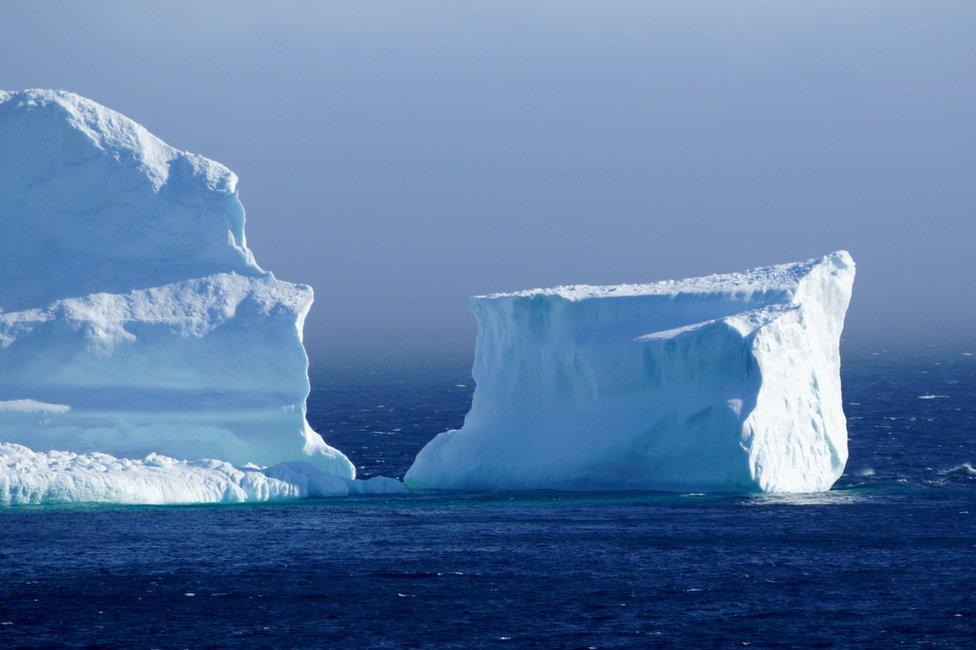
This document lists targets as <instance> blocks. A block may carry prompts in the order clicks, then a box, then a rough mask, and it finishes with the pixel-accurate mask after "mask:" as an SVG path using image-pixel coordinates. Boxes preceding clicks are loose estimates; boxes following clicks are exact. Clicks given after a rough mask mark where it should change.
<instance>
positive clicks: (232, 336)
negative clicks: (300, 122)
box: [0, 90, 358, 502]
mask: <svg viewBox="0 0 976 650" xmlns="http://www.w3.org/2000/svg"><path fill="white" fill-rule="evenodd" d="M312 298H313V295H312V289H311V287H308V286H306V285H301V284H292V283H290V282H283V281H281V280H278V279H276V278H275V277H274V275H273V274H271V273H270V272H268V271H265V270H263V269H262V268H261V267H260V266H258V264H257V263H256V261H255V259H254V256H253V255H252V253H251V251H250V249H248V247H247V243H246V240H245V235H244V209H243V207H242V205H241V202H240V201H239V200H238V197H237V176H235V175H234V173H233V172H231V171H230V170H228V169H227V168H226V167H224V166H223V165H221V164H219V163H216V162H214V161H211V160H208V159H206V158H203V157H201V156H198V155H196V154H191V153H187V152H183V151H179V150H177V149H174V148H173V147H170V146H169V145H167V144H166V143H164V142H163V141H161V140H160V139H158V138H157V137H155V136H153V135H152V134H150V133H149V132H148V131H146V129H144V128H143V127H142V126H140V125H138V124H136V123H135V122H133V121H132V120H130V119H128V118H126V117H125V116H123V115H120V114H119V113H117V112H115V111H112V110H110V109H108V108H105V107H104V106H101V105H99V104H97V103H95V102H93V101H90V100H88V99H85V98H83V97H79V96H78V95H74V94H71V93H67V92H60V91H47V90H29V91H24V92H16V93H8V92H3V91H0V442H3V443H16V444H15V445H14V446H7V447H5V449H6V451H5V452H4V454H5V455H4V458H5V459H10V458H15V459H16V460H15V461H11V460H8V461H5V462H4V464H3V468H4V469H3V470H2V472H3V474H2V475H0V482H2V484H3V485H5V486H6V487H5V489H6V490H7V494H30V495H37V494H48V495H56V500H68V501H73V500H78V499H77V498H76V497H77V495H87V496H86V498H90V499H94V500H110V501H138V502H145V501H153V502H155V501H158V500H163V501H166V500H169V499H171V498H178V500H181V501H185V500H193V498H194V495H196V497H198V498H199V500H208V501H209V500H225V499H229V500H239V499H238V498H239V497H240V496H241V495H242V494H246V495H249V496H250V495H252V494H253V495H265V496H266V498H279V497H284V496H289V495H292V496H297V495H300V494H303V493H308V494H312V493H317V492H316V491H323V492H328V493H334V492H335V489H339V488H338V487H335V486H340V485H343V486H344V485H346V483H344V482H343V481H341V480H337V481H333V482H332V483H331V484H332V485H333V486H334V487H335V489H333V488H328V489H325V488H322V490H319V487H321V485H325V483H323V481H322V480H319V479H315V480H316V481H317V482H316V483H315V484H314V485H313V484H312V483H309V482H308V481H307V480H305V479H302V480H301V481H298V480H296V481H292V482H285V483H281V484H279V483H280V481H279V483H275V481H274V480H272V479H273V476H272V474H268V473H262V474H255V473H254V472H252V471H245V470H237V469H233V468H234V467H243V466H245V465H246V464H249V463H253V464H255V465H257V466H260V467H271V466H278V467H279V468H280V467H281V465H279V464H280V463H291V462H301V463H307V464H309V465H310V466H313V467H314V468H316V471H318V472H320V473H322V475H323V476H334V477H336V479H353V478H355V468H354V466H353V464H352V463H351V462H349V460H348V459H347V458H346V457H345V456H344V455H343V454H342V453H341V452H339V451H337V450H335V449H333V448H332V447H330V446H328V445H327V444H326V443H325V441H324V440H323V439H322V437H321V436H320V435H319V434H318V433H316V432H315V431H313V430H312V428H311V427H310V426H309V425H308V423H307V421H306V419H305V400H306V397H307V396H308V393H309V381H308V374H307V369H308V357H307V356H306V353H305V349H304V347H303V345H302V328H303V325H304V321H305V317H306V314H307V313H308V310H309V308H310V306H311V304H312ZM16 445H23V446H24V447H27V448H29V449H31V450H33V451H34V452H39V454H40V455H35V456H30V455H29V454H27V452H26V451H23V448H22V447H17V446H16ZM11 450H16V451H15V452H14V451H11ZM49 452H50V453H49ZM11 454H12V455H11ZM71 454H81V455H80V456H73V455H71ZM106 454H108V455H111V457H114V458H112V459H111V460H109V458H110V456H107V455H106ZM163 457H172V458H180V459H190V460H193V459H202V458H220V459H221V461H202V464H201V463H200V462H189V463H183V462H182V461H171V460H169V459H167V461H166V463H165V467H166V469H165V471H163V470H162V469H161V467H160V466H157V465H154V464H152V463H150V462H149V461H133V460H124V459H126V458H130V459H131V458H140V459H141V458H163ZM67 458H71V459H73V460H71V462H68V461H66V460H65V459H67ZM25 459H29V460H25ZM222 463H223V464H222ZM228 463H229V464H228ZM41 466H44V467H48V468H49V471H48V470H46V471H43V472H40V471H39V472H36V473H34V474H31V473H30V472H28V471H26V470H25V471H19V470H18V471H16V472H14V471H13V470H12V469H11V468H13V467H20V468H26V469H27V470H29V469H30V468H34V469H37V468H39V467H41ZM96 467H97V468H98V469H97V474H96V473H94V472H96V470H95V469H91V468H96ZM86 468H87V469H86ZM55 470H57V471H55ZM62 470H63V471H62ZM59 472H60V473H59ZM208 472H209V473H210V474H209V475H207V476H204V475H205V474H207V473H208ZM303 472H304V470H303ZM116 473H117V474H118V475H117V476H116ZM307 475H308V474H307V472H305V473H303V474H302V476H307ZM316 476H318V475H316ZM141 480H146V481H149V483H147V484H146V485H143V486H140V485H139V482H140V481H141ZM170 480H172V481H176V482H180V483H183V485H169V486H167V485H165V484H166V482H167V481H170ZM302 481H304V483H303V482H302ZM300 484H301V485H300ZM302 486H304V487H302ZM317 486H318V487H317ZM72 489H77V490H78V493H77V494H76V495H72V494H71V490H72ZM343 489H346V488H343ZM356 489H358V488H356ZM340 491H341V490H340ZM174 495H176V496H174ZM220 495H224V496H220ZM265 496H260V497H259V498H265ZM18 499H20V497H17V498H14V497H10V498H8V500H12V501H18ZM34 499H35V497H34V496H30V497H29V498H27V500H28V501H33V500H34Z"/></svg>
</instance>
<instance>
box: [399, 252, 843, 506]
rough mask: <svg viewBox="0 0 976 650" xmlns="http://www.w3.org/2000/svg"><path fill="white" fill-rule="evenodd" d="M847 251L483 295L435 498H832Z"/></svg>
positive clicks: (417, 477)
mask: <svg viewBox="0 0 976 650" xmlns="http://www.w3.org/2000/svg"><path fill="white" fill-rule="evenodd" d="M853 282H854V262H853V260H852V259H851V256H850V255H849V254H848V253H847V252H846V251H840V252H836V253H833V254H831V255H827V256H825V257H823V258H819V259H814V260H810V261H807V262H799V263H794V264H783V265H778V266H770V267H766V268H759V269H755V270H752V271H748V272H745V273H733V274H725V275H712V276H707V277H702V278H694V279H689V280H680V281H666V282H657V283H653V284H644V285H621V286H615V287H593V286H567V287H559V288H556V289H539V290H533V291H523V292H518V293H503V294H494V295H489V296H478V297H475V298H473V299H472V301H471V309H472V311H473V312H474V314H475V317H476V319H477V321H478V338H477V345H476V350H475V362H474V368H473V371H472V375H473V376H474V379H475V382H476V388H475V392H474V397H473V401H472V405H471V410H470V412H469V413H468V414H467V416H466V417H465V420H464V426H463V427H462V428H461V429H460V430H457V431H448V432H445V433H442V434H440V435H438V436H437V437H436V438H434V439H433V440H432V441H431V442H430V443H428V444H427V446H426V447H424V448H423V449H422V450H421V452H420V454H418V456H417V458H416V460H415V461H414V464H413V466H412V467H411V468H410V470H409V471H408V472H407V475H406V477H405V482H406V484H407V486H408V487H410V488H421V489H474V490H482V489H501V490H524V489H554V490H604V489H605V490H621V489H641V490H663V491H679V492H685V491H734V492H741V491H746V492H756V491H759V492H815V491H822V490H827V489H829V488H830V486H831V485H832V484H833V483H834V481H836V480H837V478H839V477H840V475H841V474H842V473H843V470H844V465H845V464H846V462H847V421H846V419H845V417H844V412H843V409H842V404H841V385H840V353H839V342H840V335H841V330H842V329H843V324H844V315H845V313H846V311H847V307H848V304H849V302H850V298H851V290H852V286H853Z"/></svg>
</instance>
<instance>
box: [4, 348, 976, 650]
mask: <svg viewBox="0 0 976 650" xmlns="http://www.w3.org/2000/svg"><path fill="white" fill-rule="evenodd" d="M968 351H969V350H958V349H954V350H949V349H930V350H927V351H924V352H919V353H905V352H898V351H882V352H881V353H880V354H871V353H869V352H865V353H860V354H858V353H848V355H847V357H846V359H845V366H844V380H845V384H844V388H845V403H846V410H847V413H848V416H849V418H850V432H851V441H850V449H851V459H850V462H849V464H848V471H847V474H846V476H845V477H844V478H843V479H842V480H841V481H840V483H839V484H838V486H837V488H836V489H835V490H833V491H831V492H830V493H828V494H824V495H819V496H810V497H794V498H771V497H743V496H710V497H704V496H695V495H653V494H630V495H600V494H589V495H558V494H541V495H540V494H535V495H453V496H447V495H444V496H416V495H415V496H405V497H363V498H351V499H338V500H328V501H313V502H303V503H295V504H290V505H272V506H265V505H245V506H216V507H215V506H195V507H126V508H118V507H87V508H77V507H75V508H50V507H49V508H15V509H8V510H3V511H0V645H3V646H10V645H35V646H36V645H51V644H71V645H90V644H100V645H116V646H137V647H150V646H151V647H198V646H231V645H233V646H241V645H244V646H292V647H294V646H312V645H317V646H322V645H334V644H338V643H343V644H347V645H349V646H353V647H359V646H373V647H400V646H428V645H433V646H452V645H454V646H460V645H464V646H469V645H474V646H483V645H496V644H497V645H506V644H507V645H515V646H520V647H521V646H530V645H540V646H566V647H586V646H599V647H622V646H642V645H654V646H674V647H687V646H689V645H691V646H708V647H712V646H717V647H740V648H741V647H744V646H761V647H766V646H773V645H782V646H795V645H803V646H809V645H821V646H850V645H858V646H861V645H872V646H880V647H885V646H890V645H935V646H967V645H972V644H973V642H974V640H976V595H974V593H976V470H974V469H973V465H974V464H976V357H974V356H972V355H967V354H964V352H968ZM972 351H973V352H976V350H972ZM313 385H314V386H315V387H316V388H315V391H314V392H313V394H312V398H311V401H310V419H311V420H312V423H313V425H314V426H315V427H316V428H317V429H318V430H319V431H322V432H324V433H326V435H327V436H328V438H329V441H330V442H332V443H333V444H335V445H336V446H338V447H339V448H341V449H343V450H345V451H346V452H347V453H348V454H349V455H350V456H351V457H352V458H353V459H354V461H355V462H356V464H357V465H358V466H359V467H360V472H361V474H362V475H364V476H369V475H375V474H385V475H394V476H402V474H403V472H404V471H405V470H406V468H407V466H408V465H409V462H410V460H411V459H412V458H413V456H414V454H415V453H416V451H417V449H419V447H420V446H422V444H423V443H424V442H425V441H426V440H427V439H428V438H429V437H430V436H431V435H433V434H434V433H436V432H438V431H440V430H443V429H446V428H450V427H455V426H457V425H459V424H460V422H461V419H462V417H463V415H464V413H465V411H466V410H467V407H468V402H469V400H470V393H471V390H472V382H471V379H470V377H469V375H468V372H467V360H461V361H458V362H453V363H438V364H426V365H425V364H419V365H418V364H398V363H396V362H392V361H384V360H378V361H373V362H370V363H362V362H357V363H356V364H351V365H350V364H341V363H331V364H330V363H325V362H323V363H317V364H314V365H313ZM920 396H934V397H931V398H928V399H920Z"/></svg>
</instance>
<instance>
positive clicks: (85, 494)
mask: <svg viewBox="0 0 976 650" xmlns="http://www.w3.org/2000/svg"><path fill="white" fill-rule="evenodd" d="M404 491H405V488H404V486H403V484H402V483H401V482H400V481H397V480H395V479H391V478H386V477H375V478H371V479H369V480H366V481H361V480H355V479H348V478H340V477H338V476H334V475H332V474H328V473H326V472H323V471H322V470H320V469H318V468H316V467H315V466H313V465H311V464H310V463H306V462H287V463H279V464H278V465H274V466H272V467H266V468H259V467H254V466H251V467H243V468H240V467H235V466H233V465H231V464H230V463H227V462H224V461H221V460H214V459H205V460H199V461H185V460H177V459H175V458H170V457H168V456H163V455H160V454H149V455H148V456H146V457H145V458H143V459H141V460H135V459H128V458H116V457H114V456H111V455H109V454H102V453H89V454H76V453H73V452H69V451H49V452H46V453H39V452H35V451H32V450H31V449H28V448H27V447H24V446H23V445H17V444H12V443H0V505H5V506H10V505H41V504H57V503H79V504H80V503H118V504H160V505H162V504H181V503H243V502H253V501H282V500H291V499H308V498H322V497H338V496H347V495H351V494H398V493H401V492H404Z"/></svg>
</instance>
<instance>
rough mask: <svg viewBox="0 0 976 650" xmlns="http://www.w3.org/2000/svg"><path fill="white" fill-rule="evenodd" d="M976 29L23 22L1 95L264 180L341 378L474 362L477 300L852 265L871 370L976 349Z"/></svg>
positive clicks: (92, 8)
mask: <svg viewBox="0 0 976 650" xmlns="http://www.w3.org/2000/svg"><path fill="white" fill-rule="evenodd" d="M974 34H976V3H972V2H941V1H926V2H922V1H918V2H897V1H891V0H888V1H884V2H868V1H862V2H856V3H852V2H805V3H792V2H781V1H770V2H748V1H744V2H736V3H724V2H723V3H719V2H694V1H689V0H683V1H681V2H595V1H594V2H574V1H567V0H560V1H558V2H524V1H517V2H503V1H490V2H489V1H487V0H485V1H481V2H454V1H444V2H402V3H397V2H369V1H363V0H356V1H355V2H274V3H267V2H241V1H235V2H222V1H208V2H198V1H196V0H195V1H193V2H169V3H132V2H128V1H124V2H83V3H82V2H54V1H48V2H11V1H10V0H0V42H2V43H3V46H2V48H0V88H5V89H8V90H15V89H20V88H27V87H47V88H61V89H67V90H72V91H74V92H77V93H80V94H82V95H85V96H88V97H90V98H92V99H95V100H96V101H98V102H100V103H102V104H105V105H107V106H110V107H112V108H114V109H116V110H119V111H121V112H122V113H124V114H126V115H128V116H130V117H132V118H133V119H135V120H136V121H138V122H140V123H142V124H143V125H145V126H146V127H147V128H149V130H150V131H152V132H154V133H155V134H156V135H158V136H160V137H161V138H162V139H164V140H165V141H167V142H169V143H170V144H172V145H174V146H176V147H178V148H181V149H186V150H189V151H193V152H196V153H200V154H202V155H205V156H207V157H210V158H213V159H215V160H219V161H221V162H223V163H224V164H226V165H227V166H228V167H230V168H231V169H233V170H234V171H236V172H237V173H238V175H239V176H240V178H241V181H240V185H239V190H240V196H241V199H242V201H243V202H244V205H245V207H246V209H247V211H248V225H247V235H248V243H249V245H250V246H251V248H252V249H253V250H254V252H255V255H256V257H257V259H258V261H259V263H261V265H262V266H264V267H265V268H267V269H270V270H272V271H274V272H275V274H276V275H277V276H278V277H279V278H283V279H286V280H293V281H299V282H305V283H308V284H311V285H312V286H313V287H314V288H315V291H316V304H315V307H314V308H313V310H312V312H311V314H310V316H309V319H308V321H307V323H306V343H307V344H308V346H309V347H310V348H312V349H313V350H318V349H323V350H330V351H367V352H369V351H384V350H398V351H401V352H404V353H407V354H416V355H425V354H434V353H436V352H439V351H445V350H470V348H471V346H472V345H473V340H474V330H475V327H474V319H473V317H472V316H471V315H470V313H469V312H468V311H467V299H468V297H469V296H471V295H475V294H480V293H488V292H494V291H503V290H514V289H523V288H531V287H537V286H552V285H558V284H571V283H589V284H617V283H621V282H647V281H653V280H659V279H666V278H671V277H686V276H690V275H700V274H706V273H712V272H722V271H736V270H743V269H746V268H751V267H755V266H761V265H765V264H771V263H777V262H785V261H791V260H797V259H806V258H811V257H815V256H819V255H822V254H824V253H827V252H829V251H832V250H836V249H840V248H846V249H848V250H850V251H851V252H852V253H853V255H854V257H855V260H856V261H857V263H858V278H857V281H856V283H855V293H854V300H853V303H852V306H851V310H850V312H849V314H848V321H847V329H846V331H845V342H847V343H849V344H851V345H863V346H882V345H899V344H903V343H905V342H910V343H914V344H926V343H928V342H951V341H961V340H973V339H974V338H976V337H974V335H973V332H974V330H976V299H974V295H976V290H974V289H973V284H974V279H976V261H974V255H976V37H974Z"/></svg>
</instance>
